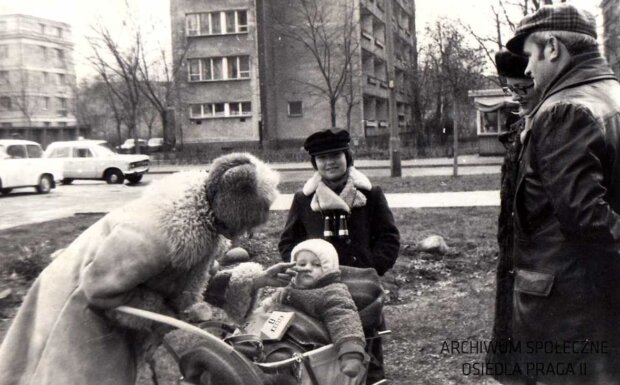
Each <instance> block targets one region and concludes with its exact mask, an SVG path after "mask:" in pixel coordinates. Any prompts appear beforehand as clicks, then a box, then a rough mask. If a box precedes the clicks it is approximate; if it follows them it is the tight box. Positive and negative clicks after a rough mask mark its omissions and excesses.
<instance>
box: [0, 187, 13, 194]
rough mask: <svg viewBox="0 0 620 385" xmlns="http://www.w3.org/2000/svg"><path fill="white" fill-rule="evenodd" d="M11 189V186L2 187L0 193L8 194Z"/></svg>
mask: <svg viewBox="0 0 620 385" xmlns="http://www.w3.org/2000/svg"><path fill="white" fill-rule="evenodd" d="M11 191H13V189H12V188H3V189H0V193H2V194H4V195H7V194H10V193H11Z"/></svg>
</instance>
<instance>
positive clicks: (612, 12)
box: [601, 0, 620, 77]
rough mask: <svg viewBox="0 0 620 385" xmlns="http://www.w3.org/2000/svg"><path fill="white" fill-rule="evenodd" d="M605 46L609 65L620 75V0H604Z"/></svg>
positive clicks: (602, 6) (602, 8)
mask: <svg viewBox="0 0 620 385" xmlns="http://www.w3.org/2000/svg"><path fill="white" fill-rule="evenodd" d="M601 12H602V14H603V47H604V51H605V56H606V57H607V61H608V62H609V65H610V66H611V68H612V69H613V70H614V72H615V73H616V76H618V77H620V0H603V1H602V2H601Z"/></svg>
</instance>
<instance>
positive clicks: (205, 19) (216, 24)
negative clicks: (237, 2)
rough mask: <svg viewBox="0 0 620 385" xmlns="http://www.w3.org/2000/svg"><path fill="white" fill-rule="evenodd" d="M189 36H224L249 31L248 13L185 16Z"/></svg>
mask: <svg viewBox="0 0 620 385" xmlns="http://www.w3.org/2000/svg"><path fill="white" fill-rule="evenodd" d="M185 29H186V33H187V36H205V35H222V34H231V33H242V32H247V31H248V15H247V11H245V10H239V11H224V12H203V13H192V14H188V15H186V16H185Z"/></svg>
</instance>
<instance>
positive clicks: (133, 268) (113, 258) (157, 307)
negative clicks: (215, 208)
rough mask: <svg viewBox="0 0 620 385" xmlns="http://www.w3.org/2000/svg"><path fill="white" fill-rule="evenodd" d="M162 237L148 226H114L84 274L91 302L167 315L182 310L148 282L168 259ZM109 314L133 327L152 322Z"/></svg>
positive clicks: (124, 224) (85, 287) (97, 304)
mask: <svg viewBox="0 0 620 385" xmlns="http://www.w3.org/2000/svg"><path fill="white" fill-rule="evenodd" d="M159 239H161V238H160V237H157V236H156V235H155V234H152V231H149V229H148V228H145V227H141V228H137V227H135V226H132V225H131V224H129V223H121V224H118V225H116V226H114V227H113V229H112V230H111V232H110V233H109V234H108V235H107V236H106V237H105V238H104V240H103V241H102V243H101V245H99V246H98V249H97V251H96V253H95V255H94V258H93V260H92V262H91V263H90V264H89V265H88V266H87V267H86V268H85V270H84V273H83V276H82V282H81V287H82V289H83V291H84V295H85V297H86V299H87V301H88V302H89V304H90V305H91V306H94V307H97V308H101V309H113V308H115V307H117V306H121V305H127V306H133V307H139V308H141V309H144V310H149V311H152V312H156V313H160V314H168V315H173V314H175V313H176V312H178V311H181V310H183V309H174V308H172V307H171V306H170V305H169V304H167V303H166V302H165V300H164V297H163V296H162V295H161V293H158V292H156V291H154V290H152V289H150V288H148V286H147V285H145V283H146V282H147V281H148V280H149V279H151V278H152V277H155V276H157V275H159V274H160V273H161V272H162V271H164V269H166V267H167V265H168V263H169V261H168V258H166V257H167V256H168V255H169V253H168V248H167V245H166V244H165V243H164V242H161V241H159ZM107 314H108V316H109V317H111V318H113V319H115V320H116V321H118V322H120V323H121V324H123V326H128V327H131V328H136V329H143V328H148V327H149V326H150V324H151V322H150V321H147V320H142V319H140V318H137V317H133V316H126V315H122V314H120V313H118V312H114V311H109V312H107Z"/></svg>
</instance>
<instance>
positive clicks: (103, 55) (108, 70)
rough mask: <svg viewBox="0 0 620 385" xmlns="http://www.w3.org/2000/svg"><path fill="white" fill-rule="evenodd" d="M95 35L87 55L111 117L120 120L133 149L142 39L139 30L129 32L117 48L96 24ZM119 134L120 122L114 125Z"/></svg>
mask: <svg viewBox="0 0 620 385" xmlns="http://www.w3.org/2000/svg"><path fill="white" fill-rule="evenodd" d="M94 30H95V33H96V38H94V39H91V41H90V45H91V48H92V50H93V53H94V55H93V56H92V57H91V58H90V61H91V63H92V64H93V66H94V67H95V69H96V71H97V73H98V75H99V76H100V78H101V80H102V81H103V82H104V83H105V84H106V86H107V90H108V100H109V102H110V107H112V109H113V111H114V115H115V117H117V118H119V119H122V121H123V122H124V123H125V125H126V126H127V129H128V130H129V135H130V136H131V137H133V138H134V141H135V143H136V146H135V147H134V148H135V150H136V151H139V147H138V146H137V139H138V132H137V124H138V118H139V111H138V107H139V106H140V99H141V95H142V91H141V88H140V84H139V82H140V80H139V67H140V52H141V50H142V48H141V44H142V39H141V36H140V32H139V31H136V32H134V33H133V36H132V39H131V44H130V46H129V47H128V48H125V49H123V48H121V47H120V46H119V45H118V43H117V42H116V40H115V39H114V38H113V36H112V35H111V33H110V31H109V30H108V29H107V28H106V27H104V26H99V27H97V28H95V29H94ZM117 129H118V132H119V134H120V125H118V124H117Z"/></svg>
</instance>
